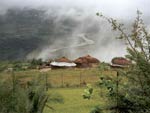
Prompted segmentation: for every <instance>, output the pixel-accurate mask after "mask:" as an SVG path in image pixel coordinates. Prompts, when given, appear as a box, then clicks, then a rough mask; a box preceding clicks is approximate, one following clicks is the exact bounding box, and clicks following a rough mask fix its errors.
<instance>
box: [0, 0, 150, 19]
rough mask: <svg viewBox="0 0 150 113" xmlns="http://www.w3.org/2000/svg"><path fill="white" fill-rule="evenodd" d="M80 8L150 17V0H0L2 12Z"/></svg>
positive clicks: (113, 13) (117, 14)
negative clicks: (16, 9)
mask: <svg viewBox="0 0 150 113" xmlns="http://www.w3.org/2000/svg"><path fill="white" fill-rule="evenodd" d="M15 6H17V7H42V6H46V7H55V6H57V7H62V8H66V9H68V8H72V7H78V8H81V9H84V10H86V11H101V12H103V13H105V14H108V15H110V16H112V15H114V16H117V17H118V16H123V15H124V16H125V17H130V16H129V15H133V14H135V11H136V10H137V9H139V10H141V11H142V12H143V13H144V14H145V15H149V9H150V8H149V6H150V0H0V10H1V11H4V10H5V9H7V8H9V7H15Z"/></svg>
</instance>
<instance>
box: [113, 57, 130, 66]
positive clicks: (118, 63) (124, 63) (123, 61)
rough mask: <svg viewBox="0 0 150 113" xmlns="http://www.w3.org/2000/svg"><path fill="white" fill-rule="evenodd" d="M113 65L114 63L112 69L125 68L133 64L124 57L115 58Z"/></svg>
mask: <svg viewBox="0 0 150 113" xmlns="http://www.w3.org/2000/svg"><path fill="white" fill-rule="evenodd" d="M111 63H112V64H111V66H112V67H120V68H124V67H128V66H129V65H130V64H131V61H129V60H127V59H126V58H123V57H115V58H113V59H112V61H111Z"/></svg>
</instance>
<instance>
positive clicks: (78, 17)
mask: <svg viewBox="0 0 150 113" xmlns="http://www.w3.org/2000/svg"><path fill="white" fill-rule="evenodd" d="M149 6H150V0H0V14H4V13H5V12H6V10H7V9H9V8H12V7H19V8H45V9H47V13H49V14H52V13H57V14H56V15H57V19H56V20H57V23H58V24H59V23H60V21H61V20H62V19H63V18H64V16H65V17H69V18H72V19H74V20H75V21H77V22H80V23H81V25H80V26H79V27H78V28H77V29H75V30H74V33H73V34H72V35H73V37H75V34H77V35H79V34H85V31H86V32H87V31H88V30H89V29H90V30H91V31H92V30H93V29H94V30H95V29H96V30H97V29H100V30H99V31H98V30H97V31H98V32H94V30H93V33H91V34H92V35H91V37H93V38H90V39H91V40H94V41H95V42H96V43H95V46H94V47H92V51H91V52H90V54H92V55H93V56H95V57H97V58H99V59H101V60H105V61H108V62H110V60H111V58H112V57H115V56H117V55H120V56H124V55H125V54H126V49H125V46H124V44H123V43H121V42H116V41H115V39H112V38H110V39H109V37H112V36H113V33H111V30H110V27H107V24H106V23H105V24H103V22H101V21H99V19H98V18H97V17H96V13H97V12H102V13H103V14H104V15H105V16H108V17H113V18H116V19H119V20H123V21H125V23H127V24H129V23H131V21H133V19H134V18H135V17H136V11H137V9H138V10H140V11H141V12H142V13H143V19H144V20H145V21H146V22H147V24H148V26H149V23H150V22H149V19H148V18H149V17H150V13H149V11H150V8H149ZM51 9H55V10H54V11H56V12H51ZM58 15H59V16H58ZM88 22H89V23H88ZM97 23H98V25H99V26H100V27H97V28H94V27H93V26H97V25H96V24H97ZM58 24H57V26H58V28H59V27H60V26H61V25H58ZM86 27H88V29H87V28H86ZM103 28H105V29H103ZM94 33H95V34H94ZM68 37H70V35H68ZM89 37H90V36H89ZM62 41H63V40H62ZM57 42H60V41H58V40H57V41H55V42H54V45H52V46H48V45H47V46H45V47H43V50H42V52H40V53H38V55H37V54H36V55H33V54H34V53H35V51H37V50H35V51H33V53H30V54H29V56H30V55H31V56H39V57H42V58H45V57H46V56H49V55H48V54H47V52H48V50H49V49H51V48H52V47H53V49H57V48H55V45H57ZM65 45H66V46H65V47H62V48H67V47H69V46H67V45H70V44H65ZM73 46H74V45H73ZM59 48H60V47H59ZM95 48H96V49H95ZM70 51H74V53H79V52H77V51H76V50H70ZM102 53H103V54H102ZM72 54H73V52H72ZM79 54H80V53H79ZM80 55H81V54H80ZM76 57H77V56H76Z"/></svg>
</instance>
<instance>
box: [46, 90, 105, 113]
mask: <svg viewBox="0 0 150 113" xmlns="http://www.w3.org/2000/svg"><path fill="white" fill-rule="evenodd" d="M83 90H84V88H56V89H50V90H49V91H48V93H49V94H60V95H62V97H63V99H64V101H63V103H54V102H48V105H49V106H51V107H52V108H53V109H54V110H52V109H49V108H48V107H45V109H44V113H89V112H90V111H91V109H92V108H93V107H94V106H96V105H99V106H103V105H104V104H105V99H104V98H102V97H100V94H99V88H94V93H93V95H92V98H91V99H90V100H87V99H83V97H82V94H83Z"/></svg>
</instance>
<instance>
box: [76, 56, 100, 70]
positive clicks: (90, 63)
mask: <svg viewBox="0 0 150 113" xmlns="http://www.w3.org/2000/svg"><path fill="white" fill-rule="evenodd" d="M74 63H76V64H77V67H80V68H86V67H96V66H97V65H98V64H99V63H100V61H99V60H98V59H96V58H94V57H91V56H90V55H86V56H83V57H79V58H77V59H76V60H75V61H74Z"/></svg>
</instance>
